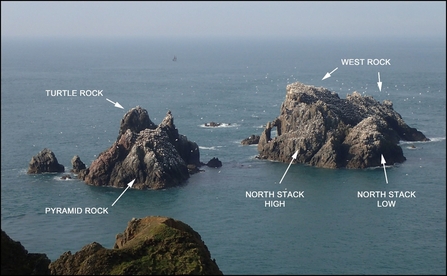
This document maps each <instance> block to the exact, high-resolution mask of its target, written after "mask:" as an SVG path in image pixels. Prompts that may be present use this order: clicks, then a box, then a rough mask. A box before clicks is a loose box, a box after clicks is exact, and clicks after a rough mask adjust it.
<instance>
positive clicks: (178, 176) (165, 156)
mask: <svg viewBox="0 0 447 276" xmlns="http://www.w3.org/2000/svg"><path fill="white" fill-rule="evenodd" d="M188 165H194V166H196V167H199V166H200V165H201V163H200V153H199V147H198V145H197V144H196V143H194V142H191V141H189V140H188V139H187V137H186V136H184V135H181V134H179V133H178V130H177V129H176V128H175V125H174V118H173V116H172V114H171V112H170V111H168V113H167V114H166V117H165V118H164V119H163V121H162V122H161V123H160V124H159V125H158V126H156V125H155V124H154V123H152V121H151V120H150V118H149V115H148V113H147V111H146V110H144V109H142V108H141V107H139V106H137V107H136V108H132V109H131V110H130V111H129V112H127V113H126V114H125V116H124V118H123V119H122V120H121V126H120V130H119V135H118V138H117V140H116V141H115V143H114V144H113V145H112V146H111V147H110V148H109V149H107V150H105V151H104V152H102V153H101V154H100V155H99V156H98V158H97V159H96V160H94V161H93V162H92V164H91V165H90V167H89V168H87V169H86V170H82V171H81V172H80V173H79V174H78V177H79V178H81V179H82V180H84V181H85V182H86V183H87V184H90V185H95V186H113V187H126V185H127V183H129V182H130V181H132V180H133V179H135V183H134V185H133V188H136V189H164V188H169V187H173V186H178V185H181V184H182V183H183V182H184V181H185V180H186V179H188V178H189V172H188ZM190 167H191V166H190Z"/></svg>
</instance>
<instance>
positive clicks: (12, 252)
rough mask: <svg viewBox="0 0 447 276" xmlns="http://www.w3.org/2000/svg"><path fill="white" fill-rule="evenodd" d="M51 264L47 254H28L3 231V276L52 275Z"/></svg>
mask: <svg viewBox="0 0 447 276" xmlns="http://www.w3.org/2000/svg"><path fill="white" fill-rule="evenodd" d="M50 262H51V261H50V259H48V257H47V255H46V254H41V253H28V251H27V250H26V249H25V248H24V247H23V245H22V244H21V243H20V242H17V241H14V240H12V239H11V238H10V237H9V236H8V235H7V234H6V233H5V232H4V231H3V230H2V265H1V275H50V270H49V268H48V266H49V264H50Z"/></svg>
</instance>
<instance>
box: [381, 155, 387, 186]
mask: <svg viewBox="0 0 447 276" xmlns="http://www.w3.org/2000/svg"><path fill="white" fill-rule="evenodd" d="M380 163H381V164H382V165H383V171H384V172H385V180H386V184H388V177H387V176H386V169H385V163H386V161H385V158H383V154H381V155H380Z"/></svg>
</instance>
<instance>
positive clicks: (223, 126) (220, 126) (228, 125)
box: [199, 123, 240, 128]
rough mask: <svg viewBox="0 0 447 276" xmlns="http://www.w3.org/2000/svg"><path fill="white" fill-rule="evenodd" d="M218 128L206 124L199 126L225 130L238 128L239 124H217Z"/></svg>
mask: <svg viewBox="0 0 447 276" xmlns="http://www.w3.org/2000/svg"><path fill="white" fill-rule="evenodd" d="M218 124H219V125H218V126H209V125H206V124H201V125H199V127H203V128H227V127H239V126H240V125H239V124H231V123H218Z"/></svg>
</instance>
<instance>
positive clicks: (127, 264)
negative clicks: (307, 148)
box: [50, 217, 223, 275]
mask: <svg viewBox="0 0 447 276" xmlns="http://www.w3.org/2000/svg"><path fill="white" fill-rule="evenodd" d="M50 270H51V273H52V274H53V275H191V274H194V275H223V274H222V272H221V271H220V269H219V267H218V266H217V264H216V262H215V260H214V259H211V254H210V252H209V250H208V248H207V246H206V245H205V243H204V242H203V241H202V239H201V237H200V235H199V234H198V233H197V232H195V231H194V230H193V229H192V228H191V227H190V226H189V225H187V224H185V223H183V222H181V221H178V220H174V219H172V218H167V217H145V218H142V219H132V220H131V221H130V222H129V223H128V226H127V228H126V230H125V231H124V232H123V233H120V234H118V235H117V236H116V241H115V245H114V248H113V249H106V248H104V247H103V246H102V245H100V244H98V243H96V242H93V243H91V244H89V245H86V246H84V247H83V248H82V249H81V250H80V251H78V252H76V253H75V254H71V252H70V251H69V252H66V253H64V254H62V255H61V256H60V258H59V259H57V260H56V261H54V262H53V263H51V264H50Z"/></svg>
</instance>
